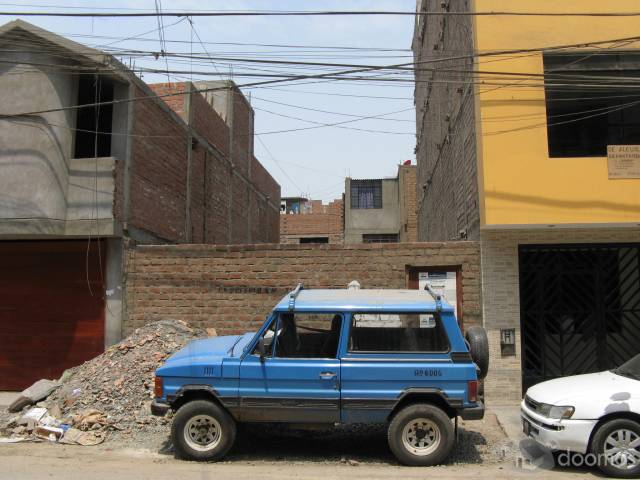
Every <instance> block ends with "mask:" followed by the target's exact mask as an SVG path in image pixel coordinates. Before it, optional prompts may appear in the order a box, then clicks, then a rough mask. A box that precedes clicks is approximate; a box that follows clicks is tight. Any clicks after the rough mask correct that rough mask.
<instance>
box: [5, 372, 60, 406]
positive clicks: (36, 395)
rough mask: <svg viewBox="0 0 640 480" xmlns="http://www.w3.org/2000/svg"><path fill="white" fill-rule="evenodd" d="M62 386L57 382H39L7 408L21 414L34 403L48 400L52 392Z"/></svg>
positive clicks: (23, 392)
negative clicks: (21, 411) (44, 399)
mask: <svg viewBox="0 0 640 480" xmlns="http://www.w3.org/2000/svg"><path fill="white" fill-rule="evenodd" d="M59 386H60V383H58V382H57V381H55V380H44V379H43V380H38V381H37V382H36V383H34V384H33V385H31V386H30V387H29V388H27V389H26V390H23V391H22V393H20V396H19V397H18V398H16V399H15V400H14V401H13V403H11V405H9V407H8V408H7V410H9V411H10V412H19V411H20V410H22V409H23V408H24V407H27V406H29V405H33V404H34V403H36V402H38V401H40V400H42V399H43V398H47V397H48V396H49V395H50V394H51V392H53V391H54V390H55V389H56V388H58V387H59Z"/></svg>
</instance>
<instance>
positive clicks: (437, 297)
mask: <svg viewBox="0 0 640 480" xmlns="http://www.w3.org/2000/svg"><path fill="white" fill-rule="evenodd" d="M424 289H425V290H426V291H427V292H429V295H431V296H432V297H433V300H434V301H435V302H436V311H438V312H439V311H440V310H442V295H440V294H439V293H436V292H435V290H434V289H433V288H431V285H429V284H428V283H425V284H424Z"/></svg>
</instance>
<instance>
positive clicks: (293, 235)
mask: <svg viewBox="0 0 640 480" xmlns="http://www.w3.org/2000/svg"><path fill="white" fill-rule="evenodd" d="M343 242H344V203H343V201H342V199H336V200H333V201H332V202H329V203H328V204H326V205H325V204H323V203H322V200H308V199H306V198H302V197H284V198H282V199H281V200H280V243H343Z"/></svg>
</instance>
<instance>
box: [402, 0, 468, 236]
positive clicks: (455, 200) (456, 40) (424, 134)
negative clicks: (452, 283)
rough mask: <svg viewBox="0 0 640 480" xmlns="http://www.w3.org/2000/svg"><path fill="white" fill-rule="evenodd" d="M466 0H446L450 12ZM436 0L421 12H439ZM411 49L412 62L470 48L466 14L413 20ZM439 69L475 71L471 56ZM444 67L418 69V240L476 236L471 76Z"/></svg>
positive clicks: (427, 0) (457, 53)
mask: <svg viewBox="0 0 640 480" xmlns="http://www.w3.org/2000/svg"><path fill="white" fill-rule="evenodd" d="M469 3H470V2H469V1H468V0H460V1H455V2H446V8H447V9H448V10H449V11H451V12H467V11H469V10H470V6H469ZM441 5H444V4H443V3H442V2H440V1H439V0H424V1H423V2H422V10H423V11H440V10H442V6H441ZM412 49H413V52H414V60H415V61H416V62H422V61H432V60H435V59H438V58H444V57H456V56H462V55H464V54H465V53H472V52H473V27H472V17H470V16H455V15H454V16H433V15H428V16H423V17H422V18H421V19H420V21H417V22H416V28H415V32H414V38H413V45H412ZM437 66H438V69H443V70H444V69H456V70H467V71H471V70H473V59H470V58H469V59H458V60H449V61H440V62H438V63H437ZM451 79H452V78H451V74H450V73H447V72H443V71H428V70H427V69H424V70H419V69H417V70H416V81H417V82H416V88H415V105H416V132H417V140H416V159H417V163H418V176H417V177H418V178H417V183H418V188H417V190H418V198H417V208H418V239H419V240H429V241H444V240H454V239H461V235H460V232H466V236H467V238H469V239H473V240H478V239H479V238H480V215H479V205H478V201H479V199H478V181H477V165H476V143H475V142H476V139H475V105H474V102H475V100H474V91H473V85H472V84H471V82H472V80H473V79H472V78H471V76H470V75H468V74H460V75H456V76H455V78H454V80H455V79H459V82H460V83H455V82H450V81H449V82H444V81H442V80H451Z"/></svg>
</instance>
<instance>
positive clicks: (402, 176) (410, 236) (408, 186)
mask: <svg viewBox="0 0 640 480" xmlns="http://www.w3.org/2000/svg"><path fill="white" fill-rule="evenodd" d="M417 173H418V172H417V168H416V166H415V165H401V166H400V167H399V168H398V182H399V194H400V241H401V242H417V241H418V216H417V215H418V212H417V210H416V176H417Z"/></svg>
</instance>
